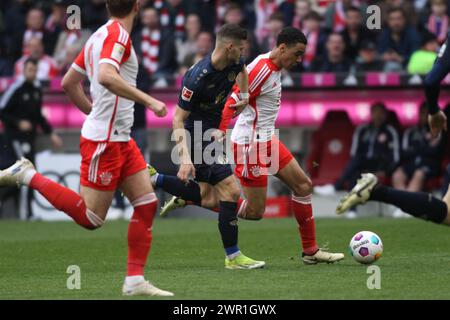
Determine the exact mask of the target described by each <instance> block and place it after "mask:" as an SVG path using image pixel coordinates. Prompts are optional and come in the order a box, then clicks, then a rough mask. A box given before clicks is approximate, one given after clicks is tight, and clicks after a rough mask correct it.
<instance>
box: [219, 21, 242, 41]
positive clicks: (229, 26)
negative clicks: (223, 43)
mask: <svg viewBox="0 0 450 320" xmlns="http://www.w3.org/2000/svg"><path fill="white" fill-rule="evenodd" d="M217 39H219V40H221V39H230V40H247V30H245V29H244V28H242V27H241V26H239V25H237V24H233V23H226V24H224V25H223V26H222V27H220V29H219V31H218V32H217Z"/></svg>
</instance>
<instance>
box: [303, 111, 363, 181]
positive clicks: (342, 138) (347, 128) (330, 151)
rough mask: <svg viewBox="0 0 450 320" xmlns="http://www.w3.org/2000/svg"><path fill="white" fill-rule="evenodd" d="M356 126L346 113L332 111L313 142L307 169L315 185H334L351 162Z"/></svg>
mask: <svg viewBox="0 0 450 320" xmlns="http://www.w3.org/2000/svg"><path fill="white" fill-rule="evenodd" d="M353 130H354V125H353V124H352V122H351V121H350V118H349V117H348V115H347V113H346V112H344V111H330V112H328V114H327V115H326V117H325V119H324V121H323V122H322V124H321V126H320V128H319V130H317V131H315V132H314V134H313V137H312V140H311V152H310V154H309V155H308V157H307V161H306V167H307V170H308V172H309V173H310V176H311V179H312V181H313V184H314V185H323V184H328V183H334V182H335V181H336V180H337V179H338V178H339V176H340V175H341V173H342V168H344V167H345V165H346V164H347V162H348V160H349V155H350V148H351V141H352V135H353Z"/></svg>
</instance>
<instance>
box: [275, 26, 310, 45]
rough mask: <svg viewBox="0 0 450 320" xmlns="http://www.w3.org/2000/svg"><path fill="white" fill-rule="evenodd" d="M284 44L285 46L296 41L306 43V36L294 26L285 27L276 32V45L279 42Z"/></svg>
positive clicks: (294, 43)
mask: <svg viewBox="0 0 450 320" xmlns="http://www.w3.org/2000/svg"><path fill="white" fill-rule="evenodd" d="M282 43H284V44H286V45H287V46H294V45H296V44H297V43H303V44H305V45H306V44H307V43H308V40H306V36H305V34H304V33H303V32H301V31H300V30H299V29H297V28H294V27H285V28H283V30H281V32H280V33H279V34H278V37H277V47H278V46H279V45H280V44H282Z"/></svg>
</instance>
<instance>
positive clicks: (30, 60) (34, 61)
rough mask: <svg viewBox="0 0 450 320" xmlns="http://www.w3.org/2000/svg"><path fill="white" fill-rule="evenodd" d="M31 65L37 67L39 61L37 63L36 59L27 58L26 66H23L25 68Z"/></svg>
mask: <svg viewBox="0 0 450 320" xmlns="http://www.w3.org/2000/svg"><path fill="white" fill-rule="evenodd" d="M29 63H31V64H33V65H35V66H37V65H38V61H37V60H36V59H34V58H27V59H26V60H25V62H24V64H23V66H24V67H25V66H26V65H27V64H29Z"/></svg>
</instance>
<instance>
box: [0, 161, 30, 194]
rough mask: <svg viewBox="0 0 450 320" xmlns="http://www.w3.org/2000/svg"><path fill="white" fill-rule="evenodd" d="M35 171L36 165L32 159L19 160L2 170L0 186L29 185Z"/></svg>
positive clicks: (0, 172) (0, 171)
mask: <svg viewBox="0 0 450 320" xmlns="http://www.w3.org/2000/svg"><path fill="white" fill-rule="evenodd" d="M29 170H32V171H29ZM35 172H36V170H35V168H34V165H33V163H32V162H31V161H30V160H28V159H26V158H22V159H20V160H17V161H16V163H15V164H13V165H12V166H11V167H9V168H6V169H5V170H0V187H11V186H17V187H20V186H21V185H28V183H29V182H30V181H29V180H31V177H32V175H33V174H34V173H35Z"/></svg>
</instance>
